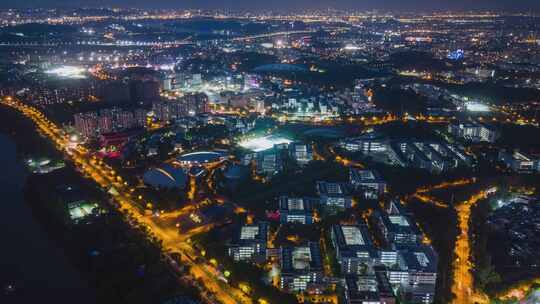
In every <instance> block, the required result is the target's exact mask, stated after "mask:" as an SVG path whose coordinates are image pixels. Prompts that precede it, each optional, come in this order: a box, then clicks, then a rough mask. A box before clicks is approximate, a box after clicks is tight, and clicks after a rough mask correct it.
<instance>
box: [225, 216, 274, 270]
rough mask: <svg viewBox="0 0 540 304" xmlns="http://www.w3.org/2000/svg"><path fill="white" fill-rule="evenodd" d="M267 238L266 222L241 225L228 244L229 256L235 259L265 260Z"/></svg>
mask: <svg viewBox="0 0 540 304" xmlns="http://www.w3.org/2000/svg"><path fill="white" fill-rule="evenodd" d="M267 240H268V223H266V222H259V223H258V224H255V225H243V226H241V227H240V229H239V230H238V231H237V233H236V235H235V237H234V239H233V240H232V242H231V244H230V245H229V249H228V250H229V256H231V257H232V258H233V259H234V260H235V261H246V260H251V259H255V260H259V261H261V260H263V261H264V260H265V259H266V242H267Z"/></svg>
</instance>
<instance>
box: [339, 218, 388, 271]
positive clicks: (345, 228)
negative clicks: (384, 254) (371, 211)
mask: <svg viewBox="0 0 540 304" xmlns="http://www.w3.org/2000/svg"><path fill="white" fill-rule="evenodd" d="M332 243H333V245H334V248H335V250H336V257H337V260H338V263H339V264H340V265H341V271H342V273H347V274H367V273H371V272H372V268H373V266H374V265H375V263H376V262H377V249H376V248H375V247H374V246H373V244H372V241H371V237H370V236H369V233H368V231H367V228H366V227H365V226H361V225H334V226H332Z"/></svg>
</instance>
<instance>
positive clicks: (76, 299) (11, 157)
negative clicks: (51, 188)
mask: <svg viewBox="0 0 540 304" xmlns="http://www.w3.org/2000/svg"><path fill="white" fill-rule="evenodd" d="M26 175H27V173H26V172H25V169H24V166H23V165H22V164H21V163H19V162H17V159H16V147H15V144H14V143H13V142H12V141H11V139H10V138H9V137H7V136H6V135H4V134H0V237H1V238H0V288H1V290H0V303H1V304H11V303H14V304H15V303H17V304H18V303H85V304H86V303H94V300H93V299H94V296H93V294H92V291H91V289H90V288H89V287H88V286H87V285H86V283H85V282H84V280H83V279H82V278H81V276H80V274H79V273H78V272H77V271H76V270H75V269H74V268H73V267H72V266H71V265H70V264H69V263H68V261H67V258H66V256H65V255H64V253H63V252H62V250H61V249H60V248H58V247H56V246H55V244H54V243H53V242H52V241H50V240H49V239H48V236H47V235H46V233H45V232H44V231H43V230H42V228H41V227H40V226H39V224H38V223H37V222H36V221H35V220H34V218H33V217H32V211H31V209H30V208H29V206H28V205H27V204H26V203H25V202H24V200H23V193H22V187H23V186H24V181H25V179H26ZM9 285H13V286H14V287H15V289H14V290H9V291H8V287H7V286H9Z"/></svg>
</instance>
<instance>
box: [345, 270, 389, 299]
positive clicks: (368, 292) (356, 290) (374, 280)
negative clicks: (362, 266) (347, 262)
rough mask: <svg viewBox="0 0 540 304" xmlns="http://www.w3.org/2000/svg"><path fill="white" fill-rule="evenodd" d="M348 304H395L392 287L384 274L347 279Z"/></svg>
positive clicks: (352, 276)
mask: <svg viewBox="0 0 540 304" xmlns="http://www.w3.org/2000/svg"><path fill="white" fill-rule="evenodd" d="M345 303H346V304H395V303H396V298H395V296H394V292H393V290H392V286H391V285H390V283H389V282H388V279H387V278H386V275H385V274H384V273H383V272H375V273H374V274H369V275H360V276H354V275H349V276H346V277H345Z"/></svg>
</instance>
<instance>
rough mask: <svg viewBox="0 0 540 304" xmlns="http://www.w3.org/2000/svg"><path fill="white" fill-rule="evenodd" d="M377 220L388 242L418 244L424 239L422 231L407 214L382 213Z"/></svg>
mask: <svg viewBox="0 0 540 304" xmlns="http://www.w3.org/2000/svg"><path fill="white" fill-rule="evenodd" d="M377 222H378V226H379V228H380V230H381V232H382V234H383V236H384V238H385V240H386V242H387V243H388V244H393V245H416V244H419V243H420V242H421V241H422V238H423V235H422V232H421V231H420V229H419V228H418V226H417V225H416V223H415V222H414V221H413V220H412V219H411V218H410V217H409V216H407V215H405V214H387V213H380V214H378V216H377Z"/></svg>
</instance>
